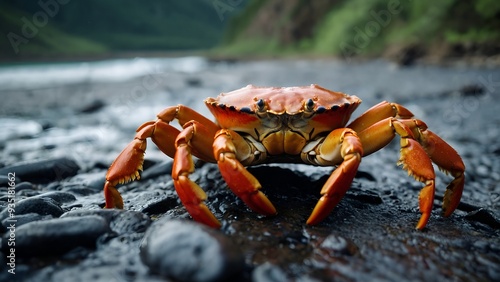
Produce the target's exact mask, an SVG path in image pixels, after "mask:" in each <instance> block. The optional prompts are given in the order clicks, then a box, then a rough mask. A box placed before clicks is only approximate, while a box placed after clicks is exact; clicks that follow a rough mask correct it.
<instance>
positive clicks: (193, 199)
mask: <svg viewBox="0 0 500 282" xmlns="http://www.w3.org/2000/svg"><path fill="white" fill-rule="evenodd" d="M213 136H214V132H210V131H209V129H208V128H206V127H205V126H204V125H202V124H201V123H199V122H197V121H190V122H188V123H187V124H186V125H185V128H184V129H183V130H182V132H181V133H180V134H179V135H178V136H177V139H176V141H175V146H176V147H177V151H176V152H175V157H174V164H173V166H172V178H173V180H174V186H175V190H176V191H177V194H178V195H179V198H180V199H181V202H182V204H183V205H184V206H185V207H186V209H187V211H188V212H189V214H190V215H191V216H192V217H193V219H194V220H196V221H198V222H201V223H204V224H206V225H208V226H211V227H214V228H219V227H220V226H221V224H220V222H219V221H218V220H217V219H216V218H215V216H214V215H213V213H212V212H211V211H210V210H209V209H208V207H207V206H206V205H205V203H204V201H205V200H206V199H207V195H206V194H205V192H204V191H203V190H202V189H201V188H200V186H198V184H196V183H195V182H193V181H192V180H191V179H189V175H190V174H191V173H193V172H194V163H193V157H192V154H191V149H192V148H199V149H198V150H200V152H201V150H204V149H205V148H208V149H209V150H210V146H211V144H212V140H213V139H212V137H213ZM202 148H203V149H202ZM210 151H211V150H210ZM203 153H205V154H209V153H211V152H203Z"/></svg>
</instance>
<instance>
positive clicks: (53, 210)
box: [0, 196, 64, 221]
mask: <svg viewBox="0 0 500 282" xmlns="http://www.w3.org/2000/svg"><path fill="white" fill-rule="evenodd" d="M27 213H36V214H39V215H51V216H53V217H59V216H61V215H62V214H63V213H64V211H63V209H62V208H61V207H60V206H59V204H58V203H57V202H56V201H54V200H53V199H51V198H40V197H37V196H35V197H31V198H27V199H24V200H21V201H19V202H17V203H16V207H15V210H14V211H13V212H12V211H10V210H9V208H8V207H7V208H5V209H4V210H3V211H2V212H0V221H3V220H4V219H6V218H7V217H10V216H11V215H23V214H27Z"/></svg>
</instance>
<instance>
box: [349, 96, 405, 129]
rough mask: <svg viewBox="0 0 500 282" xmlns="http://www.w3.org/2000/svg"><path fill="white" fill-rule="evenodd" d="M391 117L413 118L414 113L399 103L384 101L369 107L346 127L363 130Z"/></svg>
mask: <svg viewBox="0 0 500 282" xmlns="http://www.w3.org/2000/svg"><path fill="white" fill-rule="evenodd" d="M389 117H396V118H401V119H408V118H412V117H413V114H412V113H411V112H410V111H409V110H408V109H407V108H405V107H403V106H401V105H399V104H395V103H389V102H387V101H383V102H380V103H378V104H377V105H375V106H373V107H371V108H370V109H368V110H367V111H366V112H364V113H363V114H362V115H360V116H359V117H358V118H356V119H355V120H353V121H352V122H351V123H350V124H349V125H347V126H346V127H347V128H351V129H353V130H354V131H356V132H361V131H363V130H365V129H367V128H368V127H370V126H372V125H373V124H374V123H376V122H378V121H381V120H383V119H386V118H389Z"/></svg>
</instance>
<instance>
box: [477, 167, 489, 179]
mask: <svg viewBox="0 0 500 282" xmlns="http://www.w3.org/2000/svg"><path fill="white" fill-rule="evenodd" d="M476 173H477V175H479V176H481V177H487V176H489V174H490V170H489V169H488V167H487V166H485V165H479V166H478V167H477V168H476Z"/></svg>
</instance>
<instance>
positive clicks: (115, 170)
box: [104, 139, 147, 209]
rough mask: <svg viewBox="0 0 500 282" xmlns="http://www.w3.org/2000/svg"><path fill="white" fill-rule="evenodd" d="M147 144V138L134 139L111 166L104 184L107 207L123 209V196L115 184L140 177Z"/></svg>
mask: <svg viewBox="0 0 500 282" xmlns="http://www.w3.org/2000/svg"><path fill="white" fill-rule="evenodd" d="M146 144H147V143H146V140H139V139H134V140H133V141H132V142H130V143H129V144H128V146H127V147H125V149H123V151H122V152H121V153H120V155H118V157H117V158H116V159H115V161H114V162H113V163H112V164H111V166H110V167H109V170H108V172H107V173H106V184H105V185H104V197H105V199H106V206H105V208H108V209H110V208H119V209H123V200H122V197H121V196H120V193H119V192H118V190H116V187H115V186H116V185H118V184H123V183H127V182H129V181H132V180H135V179H140V177H141V176H140V174H139V171H140V170H142V165H143V162H144V152H145V150H146Z"/></svg>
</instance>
